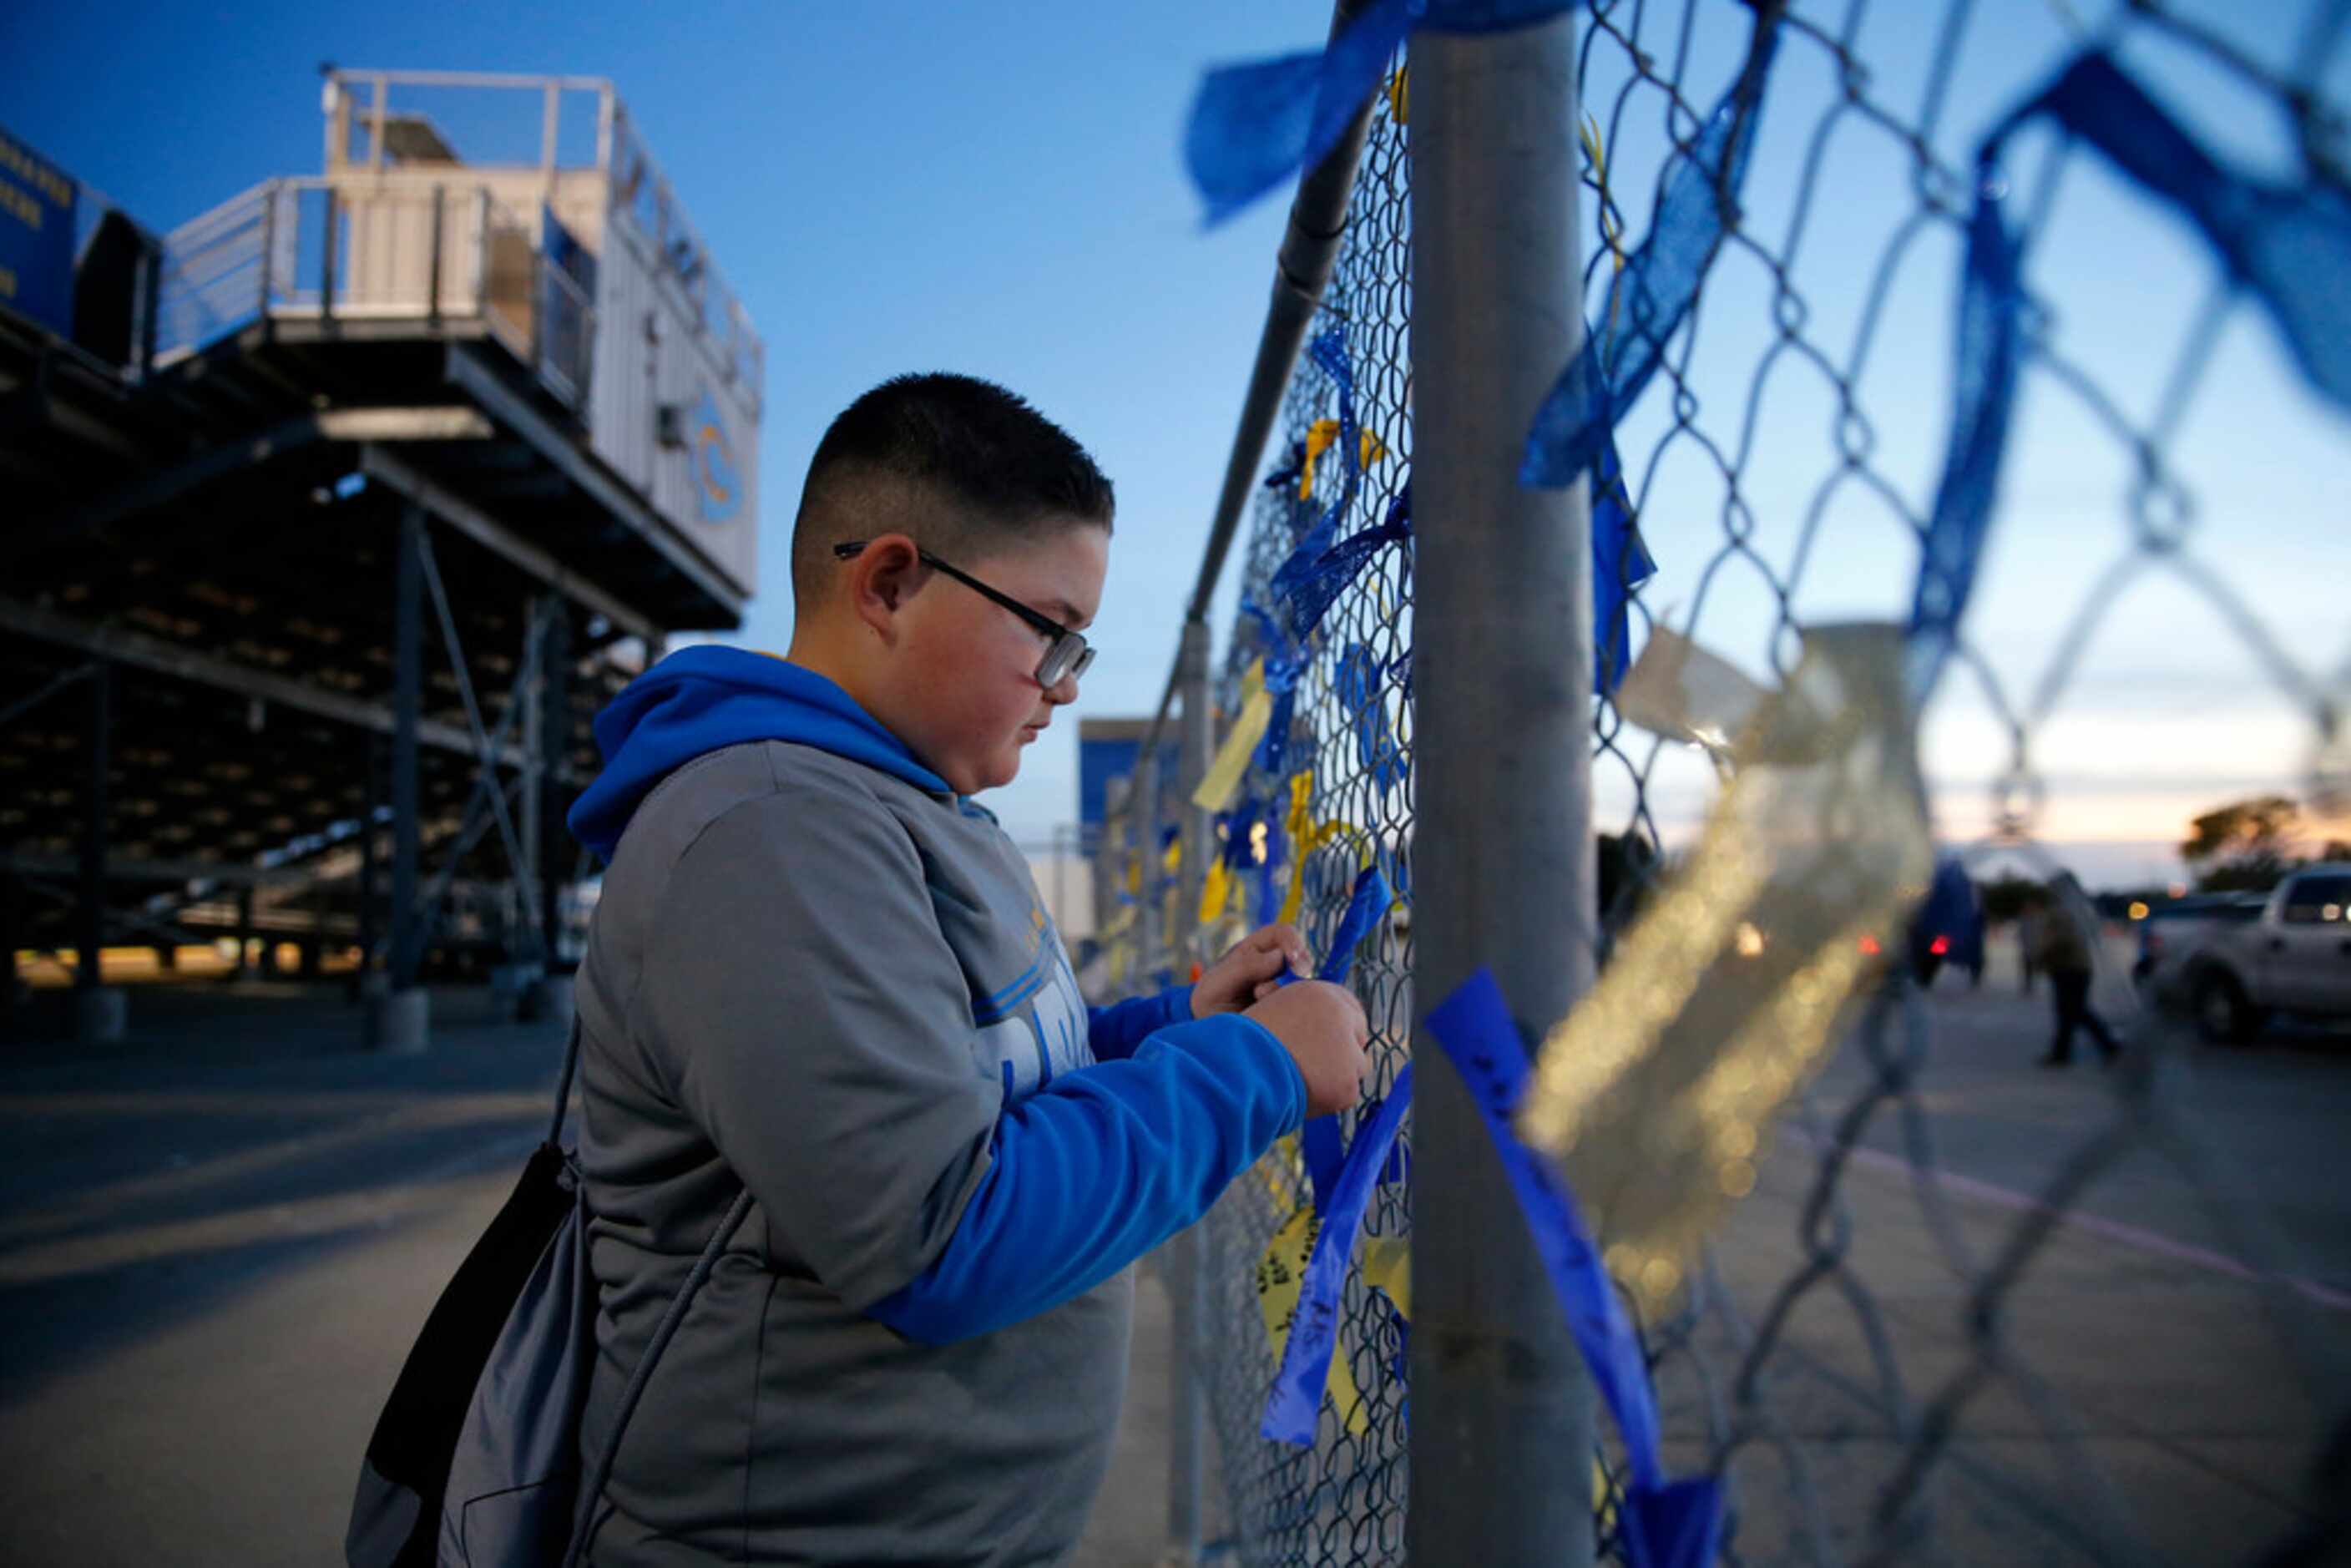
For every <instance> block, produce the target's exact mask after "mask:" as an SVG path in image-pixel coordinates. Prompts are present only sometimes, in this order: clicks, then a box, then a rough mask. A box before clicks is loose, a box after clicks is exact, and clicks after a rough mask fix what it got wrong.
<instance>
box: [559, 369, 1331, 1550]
mask: <svg viewBox="0 0 2351 1568" xmlns="http://www.w3.org/2000/svg"><path fill="white" fill-rule="evenodd" d="M1112 510H1113V504H1112V493H1111V486H1110V484H1109V482H1108V481H1107V480H1105V479H1104V478H1103V477H1102V475H1101V473H1100V472H1099V471H1098V470H1097V469H1096V468H1095V466H1094V465H1093V463H1092V460H1091V459H1090V458H1088V457H1087V456H1086V455H1085V453H1084V452H1083V450H1082V449H1081V448H1080V447H1079V446H1078V445H1077V444H1076V443H1075V442H1073V441H1071V439H1070V438H1069V436H1068V435H1066V434H1063V433H1062V432H1061V430H1060V429H1058V428H1056V427H1055V426H1054V425H1052V424H1051V423H1048V422H1047V421H1046V420H1044V419H1043V418H1041V417H1040V415H1038V414H1037V413H1035V412H1034V411H1033V410H1031V409H1030V408H1029V406H1028V405H1027V404H1025V403H1024V402H1021V401H1020V400H1019V398H1017V397H1014V396H1013V395H1012V394H1011V393H1009V392H1005V391H1004V390H1003V389H1001V388H998V387H996V386H992V385H990V384H988V383H987V382H977V381H973V380H970V379H967V378H964V377H957V376H945V375H932V376H917V377H904V378H901V379H899V380H896V381H893V382H888V383H886V384H885V385H883V386H881V387H879V388H876V389H875V390H874V391H872V392H869V393H867V394H866V395H865V396H863V397H862V398H860V399H859V400H858V401H857V402H855V403H853V404H852V405H851V406H850V408H849V409H848V410H847V411H846V412H844V413H842V414H841V417H840V418H839V419H838V420H836V421H835V422H834V423H833V425H832V427H831V430H829V431H828V432H827V433H826V434H825V437H824V439H823V441H822V442H821V443H820V445H819V446H818V448H817V453H816V456H815V458H814V459H813V460H812V461H811V463H810V467H809V475H808V479H807V483H806V486H805V488H804V490H803V493H802V496H801V500H800V508H799V518H798V521H797V523H796V525H795V528H794V533H793V539H792V591H793V602H794V609H795V623H794V630H793V634H792V642H791V647H790V649H789V652H788V653H786V654H785V656H784V657H783V658H782V659H780V660H779V659H776V658H773V657H771V656H768V655H765V654H759V653H746V652H743V651H740V650H736V649H721V648H694V649H688V650H686V651H684V652H682V653H677V654H674V655H673V656H671V657H670V658H667V659H665V660H664V661H662V663H661V664H660V665H659V666H658V667H657V668H655V669H653V670H652V671H650V672H649V673H647V674H645V675H644V676H643V677H642V678H641V679H639V680H638V681H636V682H635V683H633V684H632V685H631V686H630V687H629V689H628V690H627V691H625V692H623V693H622V695H621V696H620V697H619V698H618V699H616V700H615V701H614V702H613V703H612V705H611V706H610V707H609V708H607V709H606V710H605V711H604V712H603V713H602V714H601V715H600V716H598V718H597V721H596V738H597V743H598V745H599V746H600V747H601V748H602V750H603V753H604V757H605V769H604V772H603V773H602V775H601V776H600V777H599V778H598V779H597V780H596V782H595V783H594V784H593V785H592V786H591V787H590V789H588V790H587V791H586V792H585V793H584V794H582V796H581V797H580V800H579V803H578V804H577V806H575V808H574V809H573V810H572V813H571V819H570V820H571V825H572V831H574V833H575V834H576V835H577V836H578V837H579V838H580V841H582V842H584V843H587V844H589V845H590V846H591V847H593V848H595V849H596V850H597V851H598V852H600V853H601V854H602V855H603V856H604V857H605V858H606V859H607V861H608V862H610V869H609V870H608V872H607V873H606V875H605V879H604V887H603V897H602V901H601V904H600V905H599V907H598V910H597V915H596V921H595V925H594V929H593V930H592V932H591V933H590V939H589V948H588V955H587V957H586V960H585V962H584V963H583V965H582V967H581V968H580V984H579V988H578V996H579V1007H580V1026H581V1062H582V1066H581V1098H582V1104H583V1108H584V1109H583V1117H582V1134H581V1145H580V1157H581V1161H582V1164H583V1166H584V1169H585V1171H586V1174H587V1182H588V1198H589V1202H590V1207H591V1209H592V1210H593V1212H594V1213H595V1215H596V1217H597V1218H596V1221H595V1224H594V1227H593V1229H592V1232H591V1235H592V1241H591V1247H590V1254H591V1256H590V1267H591V1268H592V1270H593V1271H594V1273H595V1276H596V1280H597V1284H598V1287H599V1293H600V1297H601V1312H600V1317H599V1322H598V1334H597V1338H598V1345H599V1354H598V1359H597V1364H596V1370H595V1374H594V1376H593V1379H592V1382H591V1385H590V1394H589V1403H588V1409H587V1414H586V1417H585V1419H584V1422H583V1427H582V1432H581V1442H582V1446H583V1449H584V1451H585V1453H586V1454H587V1455H588V1456H590V1459H591V1460H592V1457H593V1456H594V1455H596V1454H597V1453H599V1452H601V1448H602V1447H603V1444H604V1440H605V1435H606V1433H607V1432H608V1431H609V1430H610V1429H611V1414H612V1411H613V1408H614V1406H615V1405H616V1403H617V1401H618V1399H619V1396H620V1392H621V1390H622V1387H623V1385H625V1384H626V1383H627V1382H628V1379H629V1376H630V1374H631V1373H632V1370H633V1369H634V1368H635V1366H636V1364H637V1362H638V1359H639V1357H640V1356H641V1354H643V1347H644V1345H645V1343H646V1342H647V1340H648V1338H649V1337H650V1335H651V1333H652V1332H653V1326H654V1324H655V1323H656V1322H658V1320H659V1319H660V1317H661V1315H662V1313H663V1312H664V1310H665V1309H666V1307H667V1305H668V1303H669V1302H670V1301H671V1300H672V1298H673V1296H674V1294H675V1292H676V1290H677V1287H678V1285H679V1283H680V1282H681V1281H683V1280H684V1276H685V1274H686V1271H687V1270H688V1269H689V1268H690V1267H691V1266H692V1264H693V1262H694V1260H695V1258H696V1256H697V1255H698V1254H699V1253H700V1252H701V1250H702V1249H703V1247H704V1245H705V1242H707V1240H708V1239H709V1237H710V1235H711V1233H712V1231H713V1230H714V1229H715V1228H716V1226H717V1223H718V1220H719V1218H720V1217H721V1216H722V1215H724V1214H725V1212H726V1209H727V1207H728V1206H729V1205H730V1203H731V1202H732V1201H733V1199H734V1197H735V1196H736V1194H737V1192H738V1191H739V1190H743V1189H745V1188H747V1189H748V1190H749V1192H750V1193H751V1195H752V1197H753V1205H752V1207H751V1209H750V1211H749V1214H748V1215H747V1218H746V1219H745V1221H744V1223H743V1224H742V1226H741V1227H740V1228H738V1229H737V1231H736V1233H735V1234H734V1236H733V1237H732V1238H731V1239H729V1241H728V1243H727V1246H726V1251H725V1253H724V1255H723V1257H722V1258H721V1259H720V1260H719V1262H718V1264H717V1267H716V1271H715V1272H714V1273H713V1274H712V1275H711V1277H710V1279H709V1281H707V1283H705V1285H704V1287H703V1289H702V1291H701V1293H700V1294H699V1295H698V1296H696V1297H695V1301H694V1305H693V1307H692V1309H691V1310H690V1311H689V1312H687V1314H686V1316H685V1319H684V1322H683V1323H682V1324H681V1325H680V1327H679V1329H678V1332H677V1335H676V1337H675V1338H674V1340H672V1341H671V1343H670V1344H669V1347H668V1349H667V1350H666V1351H665V1352H664V1355H663V1357H662V1359H661V1361H660V1363H659V1364H657V1365H656V1366H655V1368H654V1369H653V1373H652V1375H651V1378H650V1381H649V1382H648V1383H647V1384H646V1385H645V1391H644V1395H643V1402H642V1403H641V1404H640V1405H639V1406H638V1407H637V1410H636V1413H635V1415H634V1416H633V1417H632V1419H631V1422H630V1424H629V1426H628V1427H627V1429H626V1432H625V1435H624V1437H623V1440H622V1445H621V1448H620V1453H619V1457H618V1459H617V1461H616V1463H615V1465H614V1467H613V1471H612V1477H611V1484H610V1485H609V1486H608V1487H607V1488H606V1489H605V1490H604V1493H603V1495H602V1496H601V1498H599V1499H597V1500H595V1501H594V1504H593V1506H592V1509H591V1511H590V1515H589V1518H590V1521H591V1522H590V1528H591V1530H592V1531H593V1534H592V1537H591V1544H590V1551H589V1552H588V1560H589V1561H590V1562H592V1563H598V1564H603V1565H606V1568H627V1565H650V1564H684V1563H719V1562H727V1563H740V1562H753V1563H770V1562H772V1563H883V1562H888V1563H938V1564H946V1563H953V1564H971V1565H974V1568H978V1565H983V1564H984V1565H987V1568H996V1565H999V1564H1001V1565H1009V1564H1028V1563H1056V1562H1059V1561H1061V1560H1062V1559H1063V1558H1064V1557H1065V1556H1066V1554H1067V1553H1068V1552H1069V1550H1070V1548H1071V1544H1072V1543H1073V1542H1075V1540H1076V1539H1077V1536H1078V1532H1079V1531H1080V1529H1081V1526H1082V1524H1083V1523H1084V1520H1085V1515H1086V1512H1087V1511H1088V1509H1089V1507H1090V1506H1091V1503H1092V1496H1093V1492H1094V1490H1095V1489H1096V1487H1097V1486H1098V1485H1099V1484H1100V1482H1101V1479H1102V1472H1103V1469H1104V1468H1105V1466H1106V1464H1107V1461H1108V1452H1109V1445H1110V1438H1111V1433H1112V1429H1113V1426H1114V1424H1115V1422H1116V1419H1117V1413H1118V1405H1119V1399H1120V1396H1121V1394H1122V1392H1123V1384H1124V1378H1125V1362H1126V1346H1127V1327H1128V1312H1129V1306H1130V1301H1131V1284H1130V1281H1129V1280H1128V1278H1127V1276H1126V1275H1125V1273H1124V1270H1125V1268H1126V1266H1127V1265H1128V1264H1129V1263H1130V1262H1132V1261H1133V1260H1134V1259H1135V1258H1137V1257H1139V1256H1140V1255H1141V1254H1143V1253H1144V1251H1146V1250H1148V1249H1151V1248H1152V1247H1154V1246H1155V1245H1157V1244H1158V1243H1159V1242H1160V1241H1162V1240H1164V1239H1166V1238H1167V1237H1168V1236H1170V1235H1172V1234H1174V1233H1175V1231H1177V1230H1179V1229H1181V1228H1183V1227H1185V1226H1186V1225H1189V1224H1190V1223H1192V1222H1193V1221H1194V1220H1195V1219H1196V1218H1199V1216H1200V1215H1201V1214H1202V1213H1204V1212H1205V1211H1206V1210H1207V1207H1208V1206H1209V1205H1210V1204H1211V1203H1213V1202H1214V1201H1215V1199H1216V1197H1217V1194H1218V1193H1219V1192H1220V1191H1222V1189H1223V1188H1224V1186H1226V1184H1227V1183H1228V1182H1229V1181H1230V1180H1231V1179H1232V1178H1233V1177H1234V1176H1237V1175H1238V1174H1239V1173H1240V1172H1241V1171H1243V1170H1245V1169H1247V1168H1248V1167H1249V1165H1250V1164H1251V1163H1252V1162H1254V1161H1255V1160H1256V1159H1257V1158H1258V1157H1259V1155H1261V1154H1262V1153H1263V1152H1264V1151H1265V1149H1266V1148H1267V1146H1268V1145H1270V1144H1271V1143H1272V1142H1273V1141H1274V1140H1275V1139H1276V1138H1278V1137H1280V1136H1281V1135H1282V1134H1285V1133H1288V1132H1290V1131H1292V1130H1294V1129H1296V1128H1297V1127H1298V1126H1299V1125H1300V1124H1301V1122H1302V1121H1303V1119H1304V1118H1305V1117H1307V1116H1308V1115H1319V1114H1323V1113H1329V1112H1332V1111H1336V1110H1340V1109H1343V1108H1344V1107H1345V1106H1347V1105H1349V1104H1352V1103H1353V1102H1354V1101H1355V1099H1356V1097H1357V1095H1358V1094H1359V1093H1360V1091H1361V1078H1362V1075H1363V1072H1364V1066H1365V1058H1364V1045H1365V1042H1366V1040H1367V1037H1368V1032H1369V1031H1368V1029H1367V1026H1366V1024H1365V1022H1364V1015H1363V1011H1362V1009H1361V1008H1360V1007H1358V1006H1357V1005H1356V1003H1355V1001H1354V999H1353V998H1352V997H1351V996H1349V995H1348V994H1347V993H1346V992H1345V991H1344V990H1343V989H1341V988H1338V987H1335V986H1326V985H1321V984H1318V983H1315V982H1311V981H1308V982H1303V983H1300V984H1296V985H1291V986H1288V987H1286V988H1280V989H1277V988H1275V986H1274V983H1273V982H1274V981H1275V979H1276V977H1278V976H1279V975H1280V973H1281V971H1282V970H1283V968H1284V967H1291V968H1297V969H1303V968H1304V967H1305V954H1304V951H1303V949H1302V946H1301V944H1300V942H1299V939H1298V936H1297V935H1296V934H1295V933H1294V932H1292V931H1290V930H1289V929H1288V928H1286V927H1270V928H1268V929H1267V930H1265V931H1261V932H1259V933H1258V934H1257V935H1256V936H1252V937H1251V938H1249V940H1248V941H1246V942H1244V943H1242V944H1241V945H1240V946H1238V947H1237V948H1236V949H1235V950H1234V951H1233V952H1232V953H1231V954H1229V955H1228V956H1226V957H1225V958H1224V959H1223V960H1221V961H1219V963H1218V964H1217V966H1216V967H1214V968H1213V969H1211V970H1209V971H1208V972H1207V975H1206V976H1204V977H1203V978H1202V979H1201V981H1200V983H1199V984H1198V986H1197V987H1196V988H1178V989H1175V990H1172V991H1169V992H1167V993H1165V994H1164V995H1161V996H1157V997H1151V998H1139V999H1136V1000H1133V1001H1128V1002H1124V1003H1122V1004H1120V1005H1119V1006H1117V1007H1114V1008H1109V1009H1094V1010H1092V1012H1091V1013H1090V1011H1089V1009H1086V1008H1085V1006H1084V1005H1083V1003H1082V1002H1081V1000H1080V998H1079V997H1078V994H1077V987H1076V981H1075V979H1074V977H1072V976H1071V972H1070V966H1069V960H1068V957H1067V956H1065V954H1064V953H1063V951H1062V948H1061V939H1060V936H1059V935H1058V934H1057V933H1056V932H1055V931H1054V929H1053V928H1052V926H1051V925H1050V922H1048V920H1047V919H1046V917H1045V914H1044V912H1043V910H1042V908H1041V907H1040V905H1039V904H1038V902H1037V894H1036V888H1035V883H1034V881H1033V880H1032V878H1031V877H1030V875H1029V870H1028V867H1027V864H1026V862H1024V861H1023V860H1022V859H1021V858H1020V856H1019V852H1017V851H1015V850H1014V848H1013V847H1012V845H1011V843H1010V841H1008V839H1007V838H1006V837H1005V835H1004V833H1003V831H1002V830H1001V829H999V828H998V826H997V824H996V821H995V819H994V818H993V817H991V816H990V815H989V814H988V813H987V811H985V810H982V809H981V808H980V807H978V806H977V805H976V804H974V803H973V802H972V800H970V797H971V796H972V795H973V794H975V793H977V791H979V790H982V789H988V788H991V787H993V786H996V785H1000V784H1004V783H1007V782H1009V781H1010V779H1012V777H1013V775H1014V774H1015V773H1016V772H1017V771H1018V770H1019V761H1020V751H1021V748H1022V747H1025V746H1027V745H1028V744H1029V742H1031V741H1033V740H1034V739H1035V738H1036V737H1038V736H1039V735H1040V734H1041V733H1042V732H1043V731H1044V729H1045V727H1047V726H1048V725H1049V724H1050V722H1051V720H1052V717H1053V715H1054V712H1055V710H1056V709H1058V708H1060V707H1061V706H1063V705H1064V704H1067V703H1069V702H1071V700H1073V699H1074V698H1075V696H1076V695H1077V678H1078V675H1079V674H1080V673H1081V671H1082V670H1083V669H1084V668H1085V666H1086V664H1088V663H1090V662H1091V658H1092V653H1091V650H1090V649H1089V648H1088V646H1087V644H1086V643H1085V640H1084V638H1083V637H1082V636H1081V634H1080V632H1079V629H1080V628H1081V627H1083V626H1085V625H1086V624H1087V623H1088V622H1090V621H1091V620H1092V615H1093V612H1094V609H1095V607H1096V605H1097V603H1098V602H1099V601H1100V598H1101V593H1102V576H1103V572H1104V570H1105V566H1106V563H1107V559H1108V550H1109V544H1110V532H1111V517H1112Z"/></svg>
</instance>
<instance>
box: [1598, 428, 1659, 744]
mask: <svg viewBox="0 0 2351 1568" xmlns="http://www.w3.org/2000/svg"><path fill="white" fill-rule="evenodd" d="M1656 575H1657V563H1656V561H1655V560H1653V559H1650V556H1649V551H1648V549H1647V547H1646V546H1645V545H1643V544H1642V543H1641V536H1640V535H1639V534H1637V533H1635V532H1634V531H1633V502H1632V497H1630V496H1629V495H1628V494H1627V493H1626V492H1625V465H1624V463H1623V462H1622V460H1620V459H1619V458H1618V457H1617V455H1616V443H1615V442H1614V441H1611V442H1609V443H1608V444H1607V445H1606V446H1604V447H1603V448H1601V452H1600V467H1599V471H1598V472H1597V473H1596V474H1594V475H1593V486H1592V644H1593V646H1592V692H1593V695H1594V696H1603V697H1604V696H1606V695H1608V694H1609V693H1611V692H1613V691H1614V690H1615V689H1616V686H1617V684H1618V683H1619V682H1621V681H1622V680H1624V678H1625V670H1626V669H1628V668H1630V667H1631V664H1632V662H1633V661H1632V656H1631V652H1632V646H1633V642H1632V638H1633V618H1632V613H1631V611H1632V604H1633V593H1634V591H1635V589H1638V588H1639V587H1640V586H1641V585H1642V584H1643V583H1645V582H1646V581H1648V580H1649V579H1651V578H1653V577H1655V576H1656Z"/></svg>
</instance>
